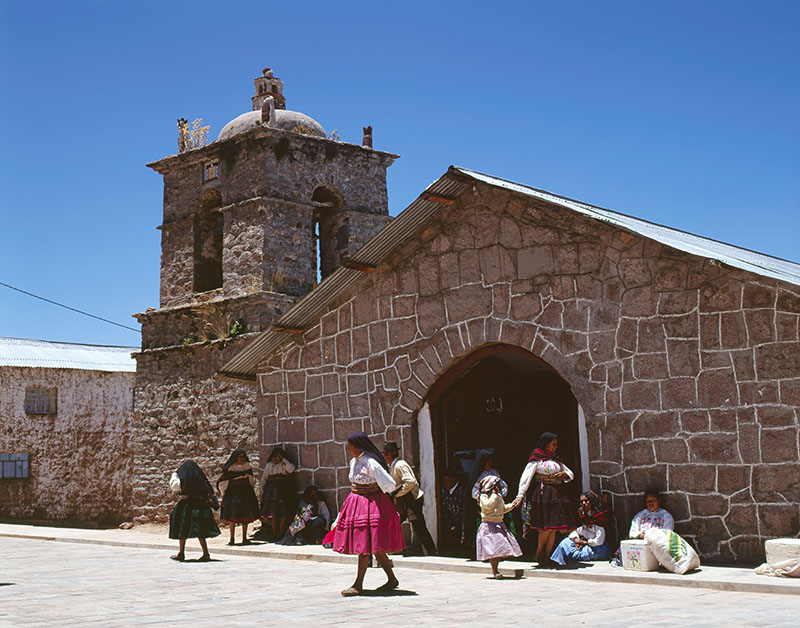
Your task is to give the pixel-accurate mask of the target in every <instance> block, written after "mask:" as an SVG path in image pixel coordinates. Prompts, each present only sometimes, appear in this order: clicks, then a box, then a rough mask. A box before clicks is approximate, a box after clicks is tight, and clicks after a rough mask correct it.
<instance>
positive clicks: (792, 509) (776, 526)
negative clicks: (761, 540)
mask: <svg viewBox="0 0 800 628" xmlns="http://www.w3.org/2000/svg"><path fill="white" fill-rule="evenodd" d="M758 518H759V520H760V522H761V528H762V529H761V533H762V534H763V535H764V536H767V537H770V538H786V537H789V538H791V537H794V536H796V535H797V530H798V529H799V528H800V505H798V504H796V503H795V504H760V505H759V506H758Z"/></svg>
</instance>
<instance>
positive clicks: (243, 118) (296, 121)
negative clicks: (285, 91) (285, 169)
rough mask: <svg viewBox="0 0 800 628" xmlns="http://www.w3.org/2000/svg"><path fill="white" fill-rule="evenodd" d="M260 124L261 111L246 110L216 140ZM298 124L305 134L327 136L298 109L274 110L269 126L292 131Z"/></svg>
mask: <svg viewBox="0 0 800 628" xmlns="http://www.w3.org/2000/svg"><path fill="white" fill-rule="evenodd" d="M257 126H262V124H261V111H248V112H247V113H243V114H242V115H240V116H238V117H236V118H234V119H233V120H231V121H230V122H228V124H226V125H225V126H224V127H222V130H221V131H220V132H219V137H218V138H217V139H218V140H227V139H228V138H231V137H233V136H234V135H238V134H239V133H244V132H245V131H249V130H250V129H253V128H255V127H257ZM298 126H302V127H304V128H305V129H308V131H304V132H305V134H306V135H314V136H316V137H323V138H324V137H327V135H326V133H325V129H323V128H322V125H321V124H320V123H319V122H317V121H316V120H314V118H312V117H310V116H307V115H306V114H304V113H300V112H299V111H287V110H284V109H276V110H275V122H274V124H272V125H270V128H275V129H283V130H284V131H294V130H295V129H296V128H297V127H298Z"/></svg>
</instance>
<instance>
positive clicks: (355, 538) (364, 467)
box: [333, 432, 405, 597]
mask: <svg viewBox="0 0 800 628" xmlns="http://www.w3.org/2000/svg"><path fill="white" fill-rule="evenodd" d="M347 451H348V453H349V454H350V455H351V456H352V460H350V474H349V479H350V486H351V492H350V494H349V495H348V496H347V498H346V499H345V500H344V503H343V504H342V508H341V510H340V511H339V519H338V521H337V523H336V527H335V528H334V530H333V549H334V551H336V552H339V553H340V554H357V555H358V571H357V573H356V579H355V581H354V582H353V585H352V586H351V587H348V588H347V589H345V590H344V591H342V595H344V596H346V597H349V596H353V595H361V592H362V591H363V590H364V575H365V574H366V572H367V565H368V564H369V557H370V554H374V555H375V558H376V560H377V561H378V564H379V565H380V566H381V567H382V568H383V570H384V572H386V578H387V580H386V582H385V583H384V584H383V585H381V586H380V587H378V590H379V591H389V590H391V589H396V588H397V585H398V581H397V577H396V576H395V575H394V571H392V565H391V562H390V561H389V557H388V556H387V554H393V553H396V552H401V551H403V548H404V547H405V542H404V541H403V533H402V530H401V528H400V515H399V514H398V512H397V509H396V508H395V507H394V504H393V503H392V500H391V498H390V497H389V495H388V493H393V492H394V491H395V490H397V484H396V483H395V481H394V480H393V479H392V476H391V475H390V474H389V468H388V465H387V464H386V461H385V460H384V459H383V455H382V454H381V452H380V451H379V450H378V448H377V447H376V446H375V445H374V444H373V443H372V441H371V440H370V439H369V437H368V436H367V435H366V434H365V433H364V432H355V433H354V434H350V436H348V437H347Z"/></svg>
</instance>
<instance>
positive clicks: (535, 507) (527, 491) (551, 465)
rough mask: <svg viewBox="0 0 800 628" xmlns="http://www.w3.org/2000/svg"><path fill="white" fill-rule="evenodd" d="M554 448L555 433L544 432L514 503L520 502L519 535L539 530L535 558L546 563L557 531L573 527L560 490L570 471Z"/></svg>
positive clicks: (566, 501)
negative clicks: (521, 529) (520, 531)
mask: <svg viewBox="0 0 800 628" xmlns="http://www.w3.org/2000/svg"><path fill="white" fill-rule="evenodd" d="M557 450H558V436H556V435H555V434H553V433H552V432H544V433H543V434H542V435H541V436H540V437H539V440H538V441H537V442H536V447H535V448H534V449H533V451H532V452H531V455H530V457H529V458H528V464H527V465H526V466H525V469H524V470H523V472H522V477H521V478H520V481H519V490H518V491H517V498H516V499H515V500H514V503H515V504H519V503H523V500H524V503H523V506H522V524H523V532H522V534H523V536H524V537H527V536H528V534H529V533H530V531H531V530H537V531H538V532H539V538H538V541H537V547H536V559H537V561H538V562H539V563H541V564H547V563H548V561H549V560H550V554H551V553H552V551H553V544H554V542H555V540H556V532H557V531H566V530H570V529H572V528H574V527H575V525H574V515H573V512H574V510H573V508H572V505H571V503H570V499H569V497H568V496H567V494H566V492H565V491H564V485H565V484H566V483H567V482H570V481H572V479H573V478H574V474H573V473H572V471H571V470H570V469H569V467H567V465H566V464H564V461H563V460H562V459H561V457H560V456H558V455H557V454H556V451H557Z"/></svg>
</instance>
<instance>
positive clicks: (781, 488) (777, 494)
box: [753, 462, 800, 534]
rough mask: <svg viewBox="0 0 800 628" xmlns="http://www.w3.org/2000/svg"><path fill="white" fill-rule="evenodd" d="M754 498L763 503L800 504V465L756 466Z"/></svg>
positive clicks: (795, 463) (754, 471) (754, 470)
mask: <svg viewBox="0 0 800 628" xmlns="http://www.w3.org/2000/svg"><path fill="white" fill-rule="evenodd" d="M753 497H754V498H755V500H756V501H757V502H761V503H771V502H777V503H785V502H786V501H787V500H788V501H789V502H792V503H794V504H798V503H800V465H798V464H797V462H794V463H786V464H771V465H761V466H754V467H753ZM794 533H795V534H796V533H797V529H795V532H794Z"/></svg>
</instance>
